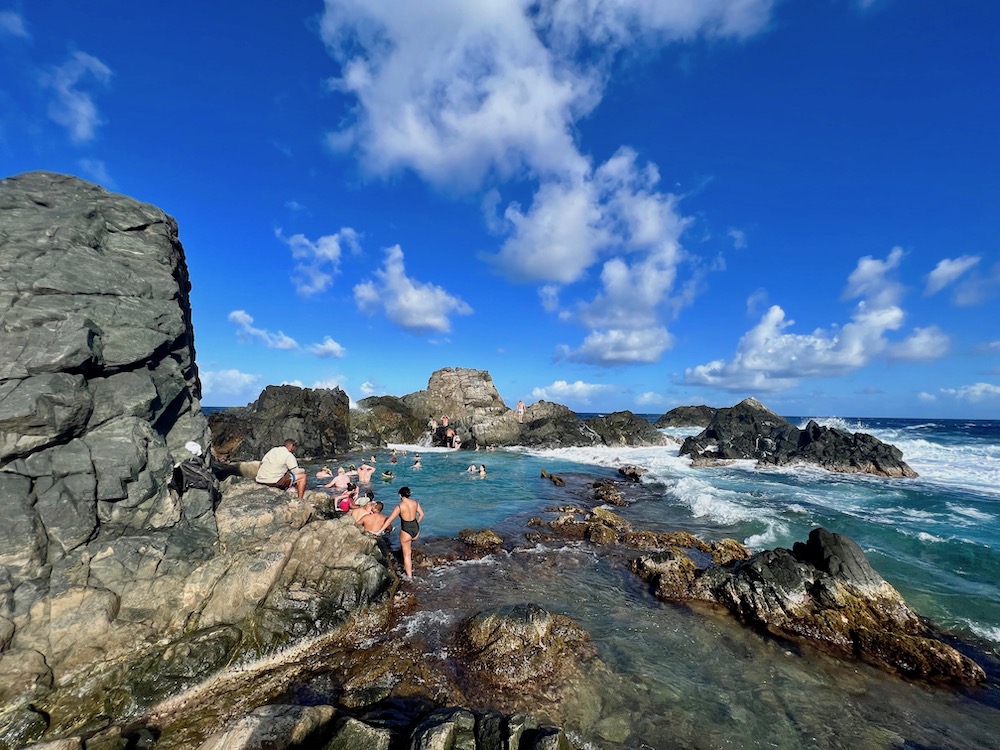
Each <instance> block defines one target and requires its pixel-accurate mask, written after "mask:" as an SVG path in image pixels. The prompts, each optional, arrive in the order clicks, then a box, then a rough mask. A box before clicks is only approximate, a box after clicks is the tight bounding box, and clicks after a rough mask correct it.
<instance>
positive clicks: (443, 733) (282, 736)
mask: <svg viewBox="0 0 1000 750" xmlns="http://www.w3.org/2000/svg"><path fill="white" fill-rule="evenodd" d="M394 708H395V710H394V711H393V712H392V713H391V714H388V715H385V714H383V715H377V716H374V717H373V718H371V719H367V720H366V718H367V717H364V716H363V717H361V718H359V717H356V716H351V715H348V714H345V713H343V712H339V711H338V710H337V709H336V708H335V707H334V706H329V705H319V706H295V705H265V706H260V707H258V708H256V709H254V710H253V711H252V712H251V713H249V714H248V715H247V716H244V717H242V718H240V719H239V720H237V721H235V722H233V723H231V724H230V725H229V726H227V727H226V728H225V729H223V730H221V731H219V732H217V733H216V734H214V735H213V736H212V737H210V738H209V739H208V740H206V741H205V742H204V743H202V744H201V745H200V746H199V748H198V750H285V748H289V749H290V748H301V747H316V748H324V750H389V748H391V747H412V748H426V750H435V749H437V748H439V749H440V750H449V749H451V748H465V749H466V750H499V749H500V748H520V750H570V749H571V748H572V744H571V743H570V741H569V740H568V739H567V738H566V736H565V734H563V732H562V730H561V729H559V728H558V727H553V726H542V725H539V723H538V722H537V721H536V720H535V719H533V718H532V717H530V716H526V715H523V714H514V715H512V716H504V715H502V714H498V713H495V712H491V713H485V712H478V713H474V712H473V711H470V710H469V709H466V708H460V707H445V708H436V709H433V710H431V711H429V712H426V713H416V715H415V716H410V717H409V718H411V719H412V720H411V721H406V720H405V719H406V718H407V713H406V712H405V709H404V710H400V708H398V707H394Z"/></svg>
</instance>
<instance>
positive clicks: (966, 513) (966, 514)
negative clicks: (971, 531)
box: [948, 503, 996, 523]
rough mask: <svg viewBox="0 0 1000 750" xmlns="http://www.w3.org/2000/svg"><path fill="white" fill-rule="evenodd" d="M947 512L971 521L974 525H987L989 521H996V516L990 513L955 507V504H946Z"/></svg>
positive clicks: (959, 506)
mask: <svg viewBox="0 0 1000 750" xmlns="http://www.w3.org/2000/svg"><path fill="white" fill-rule="evenodd" d="M948 510H950V511H951V512H952V513H956V514H957V515H959V516H962V517H963V518H968V519H971V520H972V521H975V522H976V523H989V522H990V521H993V520H996V516H994V515H993V514H991V513H985V512H983V511H981V510H977V509H976V508H966V507H963V506H961V505H956V504H955V503H948Z"/></svg>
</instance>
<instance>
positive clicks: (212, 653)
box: [0, 172, 391, 747]
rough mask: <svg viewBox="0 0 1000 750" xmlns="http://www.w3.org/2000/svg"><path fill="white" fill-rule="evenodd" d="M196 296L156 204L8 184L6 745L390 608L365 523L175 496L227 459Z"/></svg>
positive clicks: (4, 248) (52, 178)
mask: <svg viewBox="0 0 1000 750" xmlns="http://www.w3.org/2000/svg"><path fill="white" fill-rule="evenodd" d="M189 290H190V282H189V278H188V272H187V266H186V264H185V259H184V253H183V249H182V247H181V244H180V241H179V239H178V233H177V225H176V223H175V222H174V220H173V219H172V218H171V217H169V216H167V215H166V214H165V213H163V212H162V211H160V210H159V209H157V208H155V207H154V206H150V205H147V204H144V203H140V202H138V201H135V200H133V199H131V198H127V197H124V196H120V195H113V194H110V193H108V192H106V191H105V190H103V189H101V188H99V187H97V186H96V185H92V184H89V183H87V182H84V181H82V180H79V179H76V178H73V177H65V176H61V175H55V174H49V173H41V172H39V173H31V174H26V175H21V176H19V177H14V178H10V179H6V180H3V181H0V331H2V333H0V747H20V746H21V745H23V744H25V743H27V742H30V741H34V740H37V739H40V738H49V737H51V738H59V737H61V736H63V735H68V734H72V732H73V731H74V730H80V731H83V732H84V733H89V734H92V733H93V731H96V729H97V728H99V725H100V724H101V723H108V722H111V721H114V720H122V719H127V718H128V717H130V716H134V715H136V713H137V712H141V711H142V710H144V709H145V708H148V707H149V706H150V705H151V704H153V703H155V702H156V701H160V700H163V699H164V698H167V697H169V696H171V695H174V694H175V693H176V692H177V691H179V690H183V689H185V688H186V687H189V686H190V685H192V684H194V683H195V682H197V681H199V680H201V679H203V678H204V677H206V676H207V675H210V674H213V673H214V672H217V671H218V670H221V669H224V668H225V667H227V666H231V665H232V664H233V663H235V662H239V661H241V660H243V661H245V660H249V659H251V658H253V657H255V656H260V655H264V654H270V653H274V652H275V651H277V650H278V649H280V648H282V647H285V646H288V645H291V644H293V643H294V642H295V641H296V640H301V639H304V638H307V637H311V636H314V635H318V634H322V633H325V632H328V631H330V630H331V629H334V628H336V627H338V624H339V623H341V622H342V621H344V619H345V618H346V617H347V616H348V613H352V612H355V611H357V610H359V609H363V608H366V607H368V605H371V604H373V603H378V602H381V601H383V600H384V599H385V598H386V594H387V591H388V588H389V585H390V582H391V576H390V574H389V572H388V563H387V560H386V556H385V552H386V550H385V549H384V547H382V546H380V545H379V544H378V543H377V542H376V541H375V540H374V539H372V538H370V537H367V536H365V535H364V534H362V533H361V532H360V530H359V529H358V527H357V526H356V525H355V524H354V523H353V522H351V521H350V519H342V520H339V521H333V520H331V521H322V520H317V519H315V518H314V517H313V511H312V506H311V505H310V503H309V502H304V503H300V502H297V501H289V500H288V499H287V496H286V495H285V494H283V493H281V492H278V491H275V490H273V489H270V488H264V487H260V486H258V485H255V484H254V483H253V482H249V481H243V482H242V483H239V482H236V483H233V486H231V487H229V488H227V490H226V492H225V493H224V496H223V499H222V500H221V504H217V500H218V497H217V496H216V494H215V491H216V490H217V487H216V486H215V485H214V483H213V482H211V481H209V482H208V483H207V487H206V488H203V489H194V488H190V487H188V488H176V487H174V486H172V484H171V480H172V478H173V475H174V469H175V466H176V465H178V464H179V463H180V462H182V461H183V460H186V459H191V458H192V452H191V451H189V449H188V448H187V445H188V444H189V443H196V444H197V447H198V449H199V450H201V451H202V452H204V451H207V450H208V448H209V431H208V423H207V420H206V419H205V417H204V415H203V414H202V412H201V408H200V405H199V397H200V385H199V382H198V377H197V370H196V368H195V362H194V339H193V332H192V328H191V310H190V305H189V299H188V294H189ZM338 403H340V402H338ZM342 406H343V409H342V412H343V416H344V417H345V420H344V425H345V426H344V430H343V433H342V434H343V436H344V440H345V443H346V412H347V400H346V397H344V398H343V399H342ZM310 416H312V415H310ZM285 436H286V435H285V434H284V433H282V434H281V437H282V439H283V438H284V437H285ZM293 437H295V435H293ZM336 439H338V438H334V440H336ZM255 457H258V456H255ZM376 609H377V608H376ZM89 734H88V736H89ZM87 744H88V745H90V744H91V743H90V742H89V740H88V743H87ZM94 746H95V747H96V746H98V744H94ZM108 746H109V747H110V746H111V745H108Z"/></svg>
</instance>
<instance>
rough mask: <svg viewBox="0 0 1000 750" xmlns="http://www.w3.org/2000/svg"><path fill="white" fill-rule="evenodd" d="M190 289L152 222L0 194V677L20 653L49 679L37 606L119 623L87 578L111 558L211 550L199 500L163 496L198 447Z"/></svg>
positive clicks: (149, 215) (23, 187) (117, 208)
mask: <svg viewBox="0 0 1000 750" xmlns="http://www.w3.org/2000/svg"><path fill="white" fill-rule="evenodd" d="M189 290H190V281H189V279H188V271H187V266H186V264H185V260H184V253H183V249H182V247H181V244H180V241H179V239H178V235H177V225H176V223H175V222H174V220H173V219H172V218H171V217H169V216H167V215H166V214H165V213H163V212H162V211H160V210H159V209H158V208H156V207H154V206H150V205H148V204H145V203H140V202H138V201H135V200H133V199H131V198H126V197H124V196H120V195H113V194H111V193H108V192H106V191H105V190H103V189H101V188H99V187H98V186H96V185H92V184H90V183H87V182H84V181H82V180H79V179H76V178H73V177H66V176H62V175H57V174H50V173H46V172H33V173H29V174H24V175H20V176H18V177H12V178H9V179H5V180H2V181H0V331H2V334H0V518H2V519H3V523H0V652H3V653H2V655H0V658H2V659H3V661H4V662H7V661H8V659H7V655H8V653H9V651H8V649H9V648H18V647H19V646H21V647H24V648H30V649H32V650H33V651H34V653H35V654H36V655H37V659H36V660H37V661H38V662H39V663H40V664H42V663H44V664H46V665H49V666H48V667H46V669H48V668H49V667H50V666H51V664H52V660H53V656H54V654H56V653H57V652H59V651H60V650H61V649H62V648H63V646H62V645H60V642H61V641H60V639H61V638H62V634H60V635H59V636H58V637H57V636H56V635H55V634H54V633H51V632H49V633H46V634H44V635H43V633H42V631H38V630H37V627H36V625H37V623H39V621H40V620H39V618H42V615H41V613H40V611H38V610H37V609H36V608H37V607H38V606H39V602H41V601H43V600H44V598H45V597H51V598H52V600H60V601H65V602H70V601H72V602H76V603H77V604H78V605H79V607H80V611H81V612H86V613H90V614H92V615H93V619H91V620H90V621H87V619H86V618H85V617H83V618H82V619H81V622H83V623H84V625H85V629H88V628H89V629H93V628H97V627H99V626H100V623H103V622H106V621H108V620H110V619H114V617H115V613H116V612H117V611H118V608H119V606H120V602H119V601H118V597H117V595H115V594H114V593H113V592H110V591H108V590H107V589H106V588H104V587H95V586H94V585H93V583H92V581H91V580H90V579H89V578H88V576H87V573H86V568H87V566H86V564H85V561H87V560H91V559H93V558H94V557H96V556H98V555H100V554H102V552H103V550H105V549H106V548H107V545H109V544H117V543H119V542H120V540H121V539H124V538H130V537H133V536H135V535H140V534H148V533H152V532H170V531H172V530H186V531H190V532H191V534H190V535H189V537H188V539H189V543H190V544H192V545H193V546H195V547H200V548H202V549H204V548H205V547H206V545H207V546H210V545H211V543H212V542H213V541H214V538H215V518H214V515H213V513H212V503H211V496H210V494H209V492H208V491H191V492H188V493H185V494H183V495H181V496H179V495H178V494H177V493H176V492H172V491H171V490H170V489H169V487H168V484H169V481H170V478H171V474H172V470H173V467H174V465H175V463H177V462H179V461H180V460H182V459H185V458H191V453H189V452H188V451H187V450H186V449H185V447H184V446H185V444H186V443H188V441H193V442H195V443H197V444H198V445H199V447H200V448H201V449H207V447H208V425H207V422H206V420H205V418H204V416H203V415H202V412H201V408H200V405H199V397H200V385H199V382H198V374H197V370H196V368H195V363H194V338H193V333H192V328H191V309H190V305H189V301H188V293H189ZM136 544H137V545H140V544H142V543H141V542H137V543H136ZM68 610H69V607H68V605H67V611H68ZM42 619H44V618H42ZM11 644H13V645H11ZM30 658H35V657H30ZM0 671H2V668H0ZM42 671H44V670H42Z"/></svg>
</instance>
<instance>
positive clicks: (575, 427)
mask: <svg viewBox="0 0 1000 750" xmlns="http://www.w3.org/2000/svg"><path fill="white" fill-rule="evenodd" d="M602 442H603V441H602V440H601V436H600V435H598V434H597V433H596V432H595V431H594V429H593V428H592V427H590V426H589V425H587V424H586V423H585V422H584V421H583V420H582V419H580V418H579V417H578V416H576V414H575V413H574V412H573V411H571V410H570V409H569V407H566V406H563V405H562V404H554V403H551V402H549V401H538V402H537V403H534V404H532V405H531V406H530V407H529V408H528V410H527V412H526V414H525V418H524V424H523V425H522V427H521V434H520V438H519V444H520V445H527V446H530V447H532V448H558V447H561V446H566V447H572V446H580V445H600V444H601V443H602Z"/></svg>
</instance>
